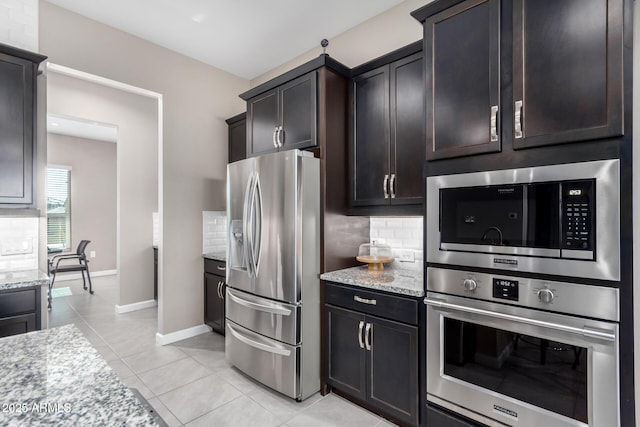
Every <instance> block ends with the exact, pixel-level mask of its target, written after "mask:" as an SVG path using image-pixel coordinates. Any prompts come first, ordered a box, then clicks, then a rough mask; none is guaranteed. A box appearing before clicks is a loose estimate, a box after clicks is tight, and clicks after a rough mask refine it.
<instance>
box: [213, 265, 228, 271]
mask: <svg viewBox="0 0 640 427" xmlns="http://www.w3.org/2000/svg"><path fill="white" fill-rule="evenodd" d="M216 268H217V269H218V270H220V271H226V270H227V267H220V266H219V265H216Z"/></svg>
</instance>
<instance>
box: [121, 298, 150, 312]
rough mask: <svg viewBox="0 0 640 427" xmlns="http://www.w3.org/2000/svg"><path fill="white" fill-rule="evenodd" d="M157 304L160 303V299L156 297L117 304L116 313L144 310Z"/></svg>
mask: <svg viewBox="0 0 640 427" xmlns="http://www.w3.org/2000/svg"><path fill="white" fill-rule="evenodd" d="M157 305H158V301H156V300H154V299H150V300H147V301H140V302H134V303H133V304H126V305H118V304H116V313H118V314H122V313H129V312H131V311H136V310H144V309H145V308H151V307H155V306H157Z"/></svg>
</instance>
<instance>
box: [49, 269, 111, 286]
mask: <svg viewBox="0 0 640 427" xmlns="http://www.w3.org/2000/svg"><path fill="white" fill-rule="evenodd" d="M89 274H91V277H100V276H112V275H114V274H118V270H103V271H90V272H89ZM78 279H82V274H81V273H74V274H66V273H65V274H61V275H59V276H58V275H57V274H56V283H57V282H67V281H69V280H78Z"/></svg>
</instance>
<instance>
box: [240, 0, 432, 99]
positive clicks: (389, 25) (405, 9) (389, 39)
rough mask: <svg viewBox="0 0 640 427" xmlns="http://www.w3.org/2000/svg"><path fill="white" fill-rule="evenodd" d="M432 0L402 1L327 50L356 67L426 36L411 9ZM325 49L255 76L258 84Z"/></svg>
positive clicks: (335, 40) (332, 41)
mask: <svg viewBox="0 0 640 427" xmlns="http://www.w3.org/2000/svg"><path fill="white" fill-rule="evenodd" d="M428 3H430V0H406V1H404V2H402V3H400V4H399V5H397V6H395V7H393V8H391V9H389V10H387V11H386V12H383V13H381V14H380V15H378V16H375V17H373V18H371V19H369V20H368V21H365V22H363V23H362V24H360V25H357V26H355V27H353V28H351V29H349V30H347V31H345V32H344V33H342V34H339V35H338V36H336V37H333V38H332V39H330V40H329V47H328V48H327V53H328V54H329V55H330V56H331V57H332V58H334V59H336V60H338V61H340V62H342V63H343V64H344V65H346V66H348V67H355V66H357V65H360V64H363V63H365V62H367V61H369V60H371V59H374V58H377V57H379V56H382V55H384V54H386V53H389V52H391V51H393V50H395V49H398V48H401V47H403V46H406V45H408V44H409V43H412V42H415V41H417V40H420V39H422V25H421V24H420V22H418V21H416V20H415V19H414V18H413V17H412V16H411V15H410V13H411V12H413V11H414V10H416V9H419V8H421V7H422V6H424V5H425V4H428ZM321 53H322V48H321V47H320V43H319V41H318V47H316V48H314V49H312V50H310V51H308V52H306V53H304V54H302V55H300V56H298V57H297V58H294V59H293V60H291V61H289V62H287V63H285V64H282V65H281V66H279V67H277V68H275V69H273V70H271V71H269V72H267V73H265V74H263V75H261V76H258V77H256V78H255V79H253V80H251V87H254V86H258V85H260V84H261V83H264V82H266V81H267V80H270V79H272V78H274V77H277V76H279V75H280V74H282V73H284V72H286V71H289V70H290V69H292V68H295V67H297V66H298V65H301V64H304V63H305V62H307V61H310V60H311V59H313V58H316V57H317V56H318V55H320V54H321Z"/></svg>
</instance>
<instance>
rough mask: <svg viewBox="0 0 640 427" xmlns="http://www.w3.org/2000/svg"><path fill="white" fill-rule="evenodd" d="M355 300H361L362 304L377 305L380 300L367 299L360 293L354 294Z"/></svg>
mask: <svg viewBox="0 0 640 427" xmlns="http://www.w3.org/2000/svg"><path fill="white" fill-rule="evenodd" d="M353 300H354V301H355V302H361V303H362V304H369V305H376V304H377V303H378V302H377V301H376V300H374V299H366V298H361V297H359V296H358V295H354V296H353Z"/></svg>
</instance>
